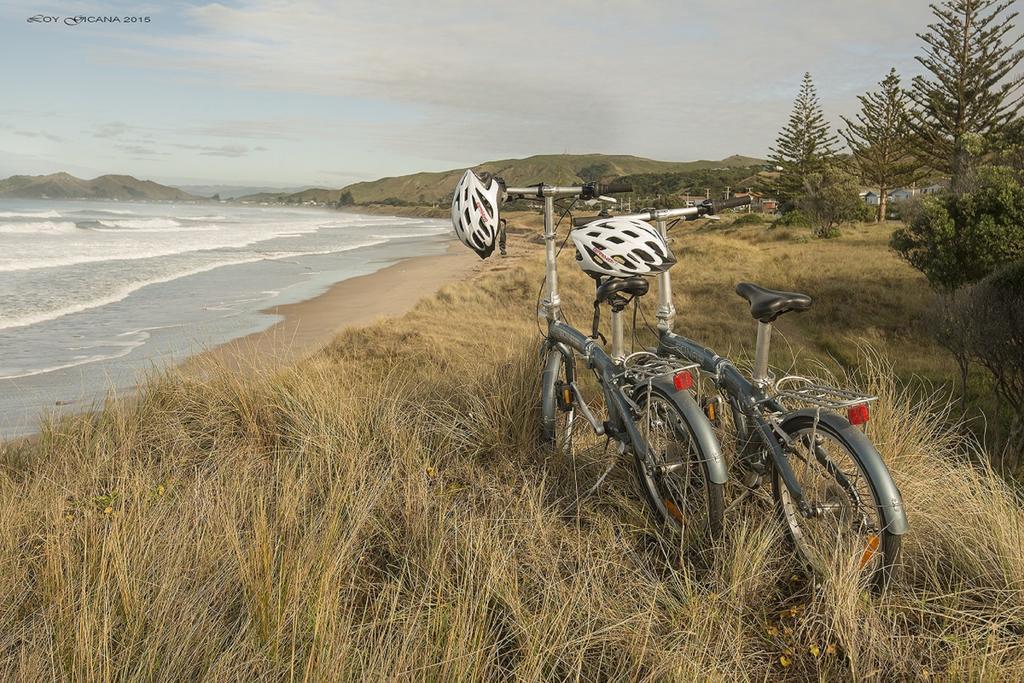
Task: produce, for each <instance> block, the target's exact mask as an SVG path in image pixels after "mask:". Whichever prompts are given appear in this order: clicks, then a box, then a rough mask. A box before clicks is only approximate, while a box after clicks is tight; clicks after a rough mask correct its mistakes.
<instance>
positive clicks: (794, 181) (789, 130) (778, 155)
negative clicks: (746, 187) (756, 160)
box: [769, 73, 839, 203]
mask: <svg viewBox="0 0 1024 683" xmlns="http://www.w3.org/2000/svg"><path fill="white" fill-rule="evenodd" d="M838 141H839V136H837V135H833V134H832V132H831V130H830V129H829V125H828V122H826V121H825V115H824V114H823V113H822V111H821V105H820V104H819V102H818V93H817V92H816V91H815V89H814V82H813V81H812V80H811V74H810V73H805V74H804V80H803V83H802V84H801V85H800V93H799V94H798V95H797V97H796V100H795V101H794V102H793V112H792V113H791V114H790V115H789V123H787V124H786V126H785V127H784V128H783V129H782V131H781V132H780V133H779V137H778V139H777V140H776V141H775V146H774V147H772V148H770V151H771V155H770V156H769V159H771V160H772V161H773V162H775V164H776V165H778V166H781V167H782V174H781V176H780V177H779V179H778V182H777V183H776V187H775V189H776V191H777V193H778V195H779V199H780V200H782V201H783V202H786V203H791V202H792V201H793V199H794V198H795V197H796V196H797V195H798V194H800V193H801V192H802V191H803V188H804V185H805V181H806V180H807V178H808V176H810V175H811V174H812V173H820V172H821V171H823V170H824V169H825V167H826V166H827V165H828V163H829V162H830V161H832V159H834V158H835V155H836V149H835V145H836V143H837V142H838Z"/></svg>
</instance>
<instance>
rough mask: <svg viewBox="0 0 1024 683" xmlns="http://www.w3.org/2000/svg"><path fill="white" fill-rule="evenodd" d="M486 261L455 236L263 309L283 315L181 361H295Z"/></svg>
mask: <svg viewBox="0 0 1024 683" xmlns="http://www.w3.org/2000/svg"><path fill="white" fill-rule="evenodd" d="M480 263H481V262H480V260H479V259H477V258H476V257H475V256H474V254H473V253H472V252H470V251H469V250H467V249H464V248H462V247H461V246H460V245H459V243H458V242H457V241H455V240H454V239H453V240H452V241H451V243H450V244H449V245H448V249H447V250H446V251H445V252H444V253H443V254H433V255H429V256H413V257H411V258H405V259H402V260H400V261H398V262H396V263H393V264H391V265H389V266H386V267H384V268H381V269H380V270H376V271H374V272H372V273H368V274H366V275H358V276H356V277H352V278H348V279H346V280H341V281H340V282H336V283H334V284H333V285H331V286H330V287H329V288H328V289H327V291H325V292H323V293H321V294H319V295H317V296H314V297H313V298H311V299H306V300H304V301H299V302H296V303H290V304H283V305H280V306H272V307H270V308H266V309H263V310H262V311H261V312H262V313H266V314H269V315H276V316H280V317H281V318H282V320H280V321H278V322H276V323H274V324H273V325H271V326H270V327H268V328H267V329H265V330H260V331H258V332H254V333H252V334H249V335H246V336H244V337H239V338H237V339H232V340H231V341H228V342H225V343H224V344H220V345H219V346H216V347H214V348H211V349H209V350H206V351H203V352H200V353H198V354H196V355H194V356H191V357H190V358H188V359H186V360H185V361H184V362H183V363H182V364H181V366H183V367H186V368H199V367H202V366H204V365H206V364H207V363H211V362H213V363H226V364H228V365H229V366H230V367H231V368H232V369H245V368H250V367H254V366H261V365H265V364H267V363H268V362H269V363H272V364H273V363H281V364H283V363H290V362H294V361H296V360H299V359H300V358H302V357H303V356H305V355H308V354H310V353H313V352H315V351H317V350H319V349H320V348H322V347H323V346H324V345H326V344H327V343H329V342H330V341H331V340H332V339H333V338H334V337H335V336H336V335H337V334H338V333H340V332H341V331H343V330H345V329H348V328H351V327H358V326H362V325H368V324H370V323H372V322H375V321H376V320H378V319H380V318H390V317H396V316H400V315H402V314H404V313H406V312H407V311H409V310H411V309H412V308H413V307H414V306H415V305H416V304H417V303H419V302H420V301H421V300H422V299H424V298H426V297H429V296H431V295H433V294H434V293H435V292H437V290H438V289H440V288H441V287H442V286H443V285H445V284H448V283H449V282H454V281H456V280H460V279H463V278H466V277H469V276H471V275H472V274H474V273H476V272H478V271H479V269H480Z"/></svg>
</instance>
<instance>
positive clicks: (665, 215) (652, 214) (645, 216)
mask: <svg viewBox="0 0 1024 683" xmlns="http://www.w3.org/2000/svg"><path fill="white" fill-rule="evenodd" d="M751 201H752V198H751V197H750V195H747V196H745V197H733V198H732V199H722V200H719V201H714V200H712V199H708V200H705V201H703V202H701V203H700V204H698V205H697V206H688V207H686V208H685V209H651V210H650V211H644V212H643V213H634V214H630V215H628V216H616V218H635V219H637V220H641V221H655V220H663V221H664V220H671V219H673V218H686V219H693V218H700V217H701V216H713V215H715V214H716V213H718V212H719V211H723V210H725V209H734V208H736V207H737V206H746V205H747V204H750V203H751ZM600 218H602V217H601V216H585V217H583V218H573V219H572V224H573V227H579V226H581V225H586V224H587V223H592V222H594V221H596V220H598V219H600Z"/></svg>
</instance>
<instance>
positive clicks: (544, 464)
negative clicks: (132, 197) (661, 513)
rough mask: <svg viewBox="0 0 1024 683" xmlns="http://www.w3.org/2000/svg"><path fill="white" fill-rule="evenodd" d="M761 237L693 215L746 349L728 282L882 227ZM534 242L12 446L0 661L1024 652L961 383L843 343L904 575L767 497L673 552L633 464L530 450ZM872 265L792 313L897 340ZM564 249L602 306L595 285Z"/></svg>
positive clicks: (703, 316)
mask: <svg viewBox="0 0 1024 683" xmlns="http://www.w3.org/2000/svg"><path fill="white" fill-rule="evenodd" d="M762 232H763V231H762ZM760 239H761V238H760V236H759V235H757V234H755V233H754V232H750V233H749V234H748V233H746V232H742V233H736V234H729V233H728V232H726V231H722V232H720V233H719V232H716V233H714V234H712V233H708V234H694V235H689V236H685V237H683V238H681V239H680V244H681V245H682V244H685V245H687V246H688V248H689V250H690V253H691V254H692V253H694V252H695V251H697V250H704V251H703V252H702V254H703V257H702V258H707V259H708V261H707V263H708V264H709V265H705V262H704V261H702V262H701V266H700V267H699V268H698V267H697V265H696V262H695V261H694V265H693V266H692V267H689V268H687V260H686V259H684V262H683V264H682V266H681V267H680V272H685V276H684V277H683V278H681V279H680V283H681V286H680V296H679V302H678V304H679V306H680V309H681V310H683V311H687V313H684V314H683V316H682V317H683V318H685V321H686V322H687V323H689V325H690V329H691V330H692V331H694V334H696V335H698V336H703V337H704V338H706V339H708V341H709V342H713V343H715V344H718V345H719V346H722V347H723V350H725V347H730V346H731V347H734V348H733V350H736V349H737V348H738V347H739V345H740V344H741V343H743V344H744V345H745V344H746V338H747V335H748V334H750V330H751V325H750V321H749V319H745V318H743V317H742V316H740V313H741V312H742V309H741V308H740V307H739V305H738V304H740V303H741V302H739V301H738V299H737V300H735V301H734V299H735V297H734V296H733V295H732V294H730V293H729V291H728V290H726V292H725V294H722V293H720V292H719V291H718V289H719V288H720V287H721V286H724V285H723V284H722V283H724V282H725V281H727V280H728V281H730V283H731V281H732V280H734V279H735V278H736V277H737V275H738V276H743V277H746V276H751V277H752V276H754V274H755V273H757V272H758V271H762V270H763V272H767V273H769V274H774V277H768V278H761V279H765V280H766V282H767V283H768V284H777V285H783V284H785V285H787V286H792V285H796V286H806V287H807V289H810V290H812V291H814V292H815V293H816V294H818V295H819V297H820V298H821V299H823V300H824V299H825V298H826V297H827V296H828V295H826V294H824V293H822V292H821V291H820V289H818V288H816V287H815V285H821V286H822V287H824V286H826V285H827V284H828V282H830V281H831V279H830V278H835V277H839V276H840V275H841V274H842V273H844V272H851V271H850V269H851V268H853V266H849V264H848V261H849V259H851V258H853V257H852V256H850V255H851V254H853V255H856V254H858V253H859V251H858V248H857V247H858V245H857V240H858V239H859V237H858V236H856V235H854V236H850V237H849V238H848V240H840V241H838V242H813V243H808V244H807V245H805V246H804V247H803V248H802V249H801V254H800V259H801V260H804V261H809V262H810V263H812V264H813V265H814V267H813V268H809V269H807V270H801V271H799V272H798V273H797V272H795V271H794V270H792V269H790V268H789V266H788V265H787V264H786V262H784V261H782V262H780V256H779V254H777V253H773V251H772V250H773V247H774V246H775V244H776V242H774V241H766V242H761V241H760ZM871 239H873V238H871V236H870V235H867V236H865V237H864V240H865V241H868V242H870V240H871ZM512 248H513V250H514V252H515V253H516V254H518V255H517V256H514V257H513V258H510V259H507V260H503V261H496V262H495V263H494V265H493V266H492V268H491V272H490V273H487V274H485V275H484V276H482V277H481V278H480V279H478V280H477V281H476V282H474V283H472V284H469V283H460V284H455V285H451V286H449V287H447V288H445V289H444V290H442V292H441V293H440V294H439V295H438V296H436V297H434V298H433V299H431V300H428V301H425V302H423V303H421V304H420V306H418V307H417V309H416V310H415V311H413V312H412V313H410V314H409V315H407V316H405V317H404V318H403V319H402V320H401V321H400V322H399V324H397V325H396V324H394V323H390V324H380V325H377V326H374V327H372V328H369V329H365V330H355V331H351V332H347V333H345V334H343V335H342V336H340V337H339V338H338V339H337V340H336V341H335V343H333V344H332V345H331V346H330V347H329V348H327V349H325V350H324V351H323V352H321V353H319V354H318V355H316V356H315V357H313V358H311V359H309V360H308V361H305V362H303V363H300V364H298V365H295V366H293V367H286V368H264V369H262V370H259V371H255V372H253V373H251V374H248V375H244V374H239V373H232V372H229V371H226V370H224V369H223V368H218V367H207V368H205V369H204V370H203V371H202V372H199V373H196V374H185V373H182V372H180V371H172V372H168V373H166V374H163V375H160V376H156V377H153V378H152V380H151V381H150V382H149V383H148V384H147V386H146V388H145V390H144V391H143V393H142V395H141V397H140V398H139V400H137V401H132V402H119V401H112V402H111V403H110V404H109V405H108V406H107V407H106V408H105V409H104V410H103V411H102V412H100V413H98V414H96V415H93V416H83V417H79V418H73V419H68V420H64V421H61V422H59V423H55V424H49V425H47V426H46V428H45V430H44V432H43V434H42V436H41V438H40V439H39V441H38V442H37V443H33V444H25V443H23V444H20V445H9V446H7V447H4V448H3V450H2V451H0V623H2V624H4V628H3V629H2V630H0V679H2V680H12V679H13V680H18V679H20V680H41V679H44V678H46V679H51V678H57V679H77V680H89V681H95V680H112V679H129V678H131V679H144V680H150V679H166V680H193V679H200V678H203V679H213V680H232V679H240V680H247V681H248V680H254V679H258V680H285V679H289V680H290V679H308V678H311V679H320V680H322V679H330V680H352V679H356V680H384V679H386V680H395V679H398V680H408V679H428V680H479V679H491V678H518V679H524V680H536V679H554V680H564V679H585V680H622V679H654V680H694V679H706V678H717V679H764V678H772V677H777V676H783V675H791V676H799V677H808V678H821V679H829V680H831V679H844V678H846V679H849V678H856V679H863V678H878V679H888V680H892V679H906V678H915V677H917V678H926V677H929V676H941V677H944V678H949V679H989V680H995V679H1004V680H1005V679H1020V678H1022V677H1024V663H1022V662H1024V659H1022V655H1024V508H1022V503H1021V501H1020V499H1019V498H1018V497H1017V496H1016V495H1015V494H1014V493H1013V491H1011V490H1010V489H1009V488H1008V486H1007V485H1006V484H1005V483H1004V482H1003V481H1002V480H1001V479H1000V478H999V477H998V476H996V475H994V474H993V473H992V472H991V471H990V470H988V469H986V468H985V467H984V466H982V465H972V464H969V463H972V462H973V463H977V462H983V461H984V458H982V457H979V454H978V453H976V452H975V451H976V448H975V447H974V446H973V445H972V443H971V442H970V441H968V440H966V439H964V438H963V437H961V436H958V435H957V434H958V432H956V431H953V430H950V429H949V428H948V427H947V426H944V425H945V424H946V423H945V422H944V421H943V420H942V419H939V418H937V417H936V415H937V414H941V413H942V409H943V407H942V403H941V402H937V403H934V402H933V403H928V402H925V403H924V404H922V401H921V392H920V391H914V392H911V391H909V390H908V389H907V388H906V387H905V386H904V385H903V384H902V383H901V382H898V381H897V380H895V379H894V372H893V368H891V367H889V366H888V365H886V361H885V360H884V359H880V358H877V357H874V356H872V355H871V354H869V353H865V352H863V351H858V350H857V349H858V347H857V344H856V343H855V342H853V341H850V342H843V345H842V347H841V348H842V349H843V355H844V359H845V361H846V362H847V364H850V365H852V363H851V362H850V361H851V360H856V359H857V358H860V359H861V361H862V362H861V363H859V364H858V370H857V371H856V377H855V380H856V381H857V382H858V383H860V384H862V385H868V386H869V387H870V388H871V389H872V390H873V391H877V392H878V393H879V394H880V395H881V396H882V400H881V401H880V402H879V404H878V405H877V408H876V409H875V410H874V413H873V419H872V422H871V423H869V432H870V435H871V437H872V438H873V439H874V440H875V441H876V442H877V443H878V444H879V445H880V447H881V450H882V451H883V453H884V454H885V456H886V458H887V461H888V462H889V464H890V466H891V468H892V470H893V472H894V474H895V477H896V479H897V481H898V482H899V483H900V485H901V488H902V490H903V494H904V497H905V502H906V504H907V507H908V509H909V510H910V521H911V534H910V535H909V536H907V537H906V541H905V544H904V547H905V555H904V564H903V567H902V568H901V570H900V571H899V573H898V575H897V576H896V578H895V583H894V585H893V587H892V590H891V591H890V592H889V593H888V594H887V595H885V596H883V597H881V598H869V597H867V596H866V595H864V594H863V593H862V592H860V591H859V590H858V589H857V587H856V586H853V585H851V584H850V582H849V581H846V580H844V579H843V578H842V577H841V576H838V575H837V576H836V577H834V578H832V579H828V580H824V581H821V582H818V583H816V584H813V585H812V584H809V583H807V582H805V581H803V580H801V579H800V578H799V575H798V574H796V573H795V572H794V569H795V568H794V564H793V561H792V558H791V557H790V554H789V553H788V551H787V550H786V547H785V544H784V543H783V542H782V541H781V535H780V531H779V529H778V527H777V526H776V525H775V524H774V523H772V522H771V515H770V511H769V509H768V508H767V507H766V506H765V505H764V504H763V503H760V502H757V501H755V502H754V503H753V504H751V505H745V506H741V507H740V508H738V509H736V510H735V511H733V512H731V513H730V515H729V517H728V519H727V529H728V531H727V534H726V538H724V539H723V542H722V544H721V545H720V546H719V547H717V548H714V549H713V550H712V551H711V553H710V555H709V556H707V557H704V558H701V560H700V561H694V560H692V559H690V558H688V557H681V556H680V555H679V553H678V552H677V551H676V550H675V549H674V548H673V547H672V546H671V545H670V544H668V543H666V542H665V541H663V540H661V538H660V536H659V535H658V533H657V529H656V528H654V527H653V526H652V525H651V524H650V521H649V517H648V515H647V513H646V511H645V510H644V509H643V507H642V506H641V504H640V502H639V498H638V497H637V495H636V494H635V492H634V488H633V484H632V480H631V477H630V474H629V472H628V469H627V468H626V467H622V468H619V469H618V470H617V471H616V472H615V474H614V475H613V476H612V477H611V480H610V482H609V483H608V484H607V485H606V486H605V487H604V488H602V489H601V491H600V492H599V493H598V494H597V495H595V496H593V497H590V498H587V499H584V500H578V498H577V491H579V490H580V489H582V488H585V487H586V486H588V485H589V483H590V482H592V481H593V479H594V478H595V477H596V476H597V474H598V473H599V471H591V469H590V468H587V467H582V468H575V467H573V466H572V463H567V462H564V461H562V460H561V459H559V458H555V457H551V454H549V453H545V452H541V451H538V450H537V449H536V448H535V447H534V443H535V440H536V429H535V420H534V416H533V404H534V400H535V399H534V397H535V396H536V395H537V386H536V383H537V379H536V351H537V333H536V329H535V327H534V321H533V318H532V311H533V303H534V300H535V296H536V291H537V285H538V283H539V279H538V275H539V272H540V266H539V262H538V259H537V253H538V252H537V248H536V247H532V246H524V245H523V244H522V243H521V242H520V243H518V244H517V243H513V247H512ZM865 248H866V247H865ZM727 250H733V252H731V253H730V252H729V251H727ZM864 267H872V268H877V269H878V276H879V278H883V277H884V278H890V279H889V280H884V281H879V282H876V283H874V284H870V283H869V284H868V285H866V290H865V291H868V292H870V295H857V294H856V291H857V290H851V293H850V299H851V300H850V301H849V302H848V303H849V307H846V308H835V307H834V304H833V309H832V310H831V311H828V310H827V311H826V312H824V313H819V314H814V313H811V314H808V315H807V316H805V317H804V318H802V319H799V320H798V321H796V322H792V323H790V324H789V325H788V326H787V325H784V326H783V327H784V331H785V332H786V334H787V336H788V338H789V339H790V340H791V341H799V342H800V343H805V342H806V343H808V344H809V347H810V348H811V350H812V354H811V355H812V356H814V357H816V358H822V357H826V356H827V355H828V351H827V350H823V349H822V348H821V343H822V339H824V338H825V337H824V335H823V334H822V333H821V332H819V331H816V329H817V328H816V326H815V325H814V324H813V323H814V321H815V318H814V317H813V316H815V315H820V316H822V317H820V318H817V320H818V323H819V325H820V323H821V322H822V321H826V320H827V321H834V322H835V324H836V325H837V326H841V325H842V324H843V323H844V321H849V320H853V319H854V315H855V314H857V313H858V312H862V311H868V312H870V313H871V314H872V316H873V317H872V318H871V319H872V320H873V321H875V322H874V326H875V329H877V330H878V333H877V335H867V336H868V338H869V340H870V341H872V342H877V341H878V339H883V340H885V341H886V344H885V345H887V346H890V348H891V344H889V343H888V342H889V341H892V340H894V339H895V340H896V342H895V343H897V344H898V343H899V335H900V329H901V327H900V322H899V321H900V314H899V312H898V311H894V310H889V309H888V308H885V307H882V306H870V305H869V303H870V302H871V301H874V299H872V297H880V296H881V291H882V289H883V288H885V287H889V286H894V285H893V283H894V282H901V283H904V284H906V283H909V282H912V281H913V280H914V278H913V276H912V275H911V274H909V273H907V272H903V273H900V272H899V270H898V268H897V267H896V266H893V265H892V264H873V263H872V264H864ZM772 269H774V270H772ZM904 270H905V269H904ZM566 271H567V272H566V277H565V282H566V286H567V288H570V289H571V290H572V291H571V295H570V296H569V297H568V299H569V308H570V312H571V314H572V316H573V319H574V321H575V322H576V323H577V324H578V325H582V324H584V323H585V322H586V321H587V320H588V319H589V315H588V314H589V301H588V295H589V290H587V289H586V287H587V286H588V282H587V281H586V279H585V278H583V277H581V276H578V275H575V274H572V273H569V272H568V269H566ZM830 274H831V276H830ZM798 278H810V279H807V280H801V279H798ZM812 280H813V282H812ZM805 283H807V284H805ZM808 284H809V285H810V286H808ZM850 286H851V287H852V286H853V283H852V282H851V285H850ZM836 289H841V288H839V287H838V286H837V287H836ZM909 289H910V288H909V287H903V288H902V289H899V291H896V292H895V293H894V294H892V297H895V298H896V299H897V301H898V302H899V303H898V305H903V304H904V303H906V302H905V301H904V300H905V299H906V300H911V299H913V298H914V297H915V296H918V295H917V294H915V293H914V292H913V291H909ZM829 291H833V290H829ZM833 293H834V292H833ZM726 301H728V302H729V303H726ZM698 304H701V307H700V308H699V309H698V308H697V306H698ZM907 305H908V306H909V304H907ZM691 311H692V313H691ZM698 311H699V314H698ZM847 343H849V344H850V346H849V347H847V346H846V344H847ZM908 344H909V342H908ZM779 347H781V348H779V355H778V356H777V360H786V361H788V360H791V357H790V358H787V357H786V353H787V352H786V349H785V345H783V344H780V345H779ZM833 355H834V354H833ZM809 360H811V358H806V357H800V358H798V359H797V362H800V363H804V362H807V361H809ZM836 371H841V369H837V370H836ZM794 577H797V578H796V579H795V580H794ZM783 663H785V664H786V665H785V666H784V664H783Z"/></svg>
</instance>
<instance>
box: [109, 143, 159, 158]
mask: <svg viewBox="0 0 1024 683" xmlns="http://www.w3.org/2000/svg"><path fill="white" fill-rule="evenodd" d="M114 146H115V147H116V148H117V149H119V150H121V151H122V152H125V153H127V154H131V155H132V157H133V158H135V159H140V158H152V157H157V156H167V152H160V151H157V150H155V149H153V148H152V147H146V146H144V145H137V144H119V145H114Z"/></svg>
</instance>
